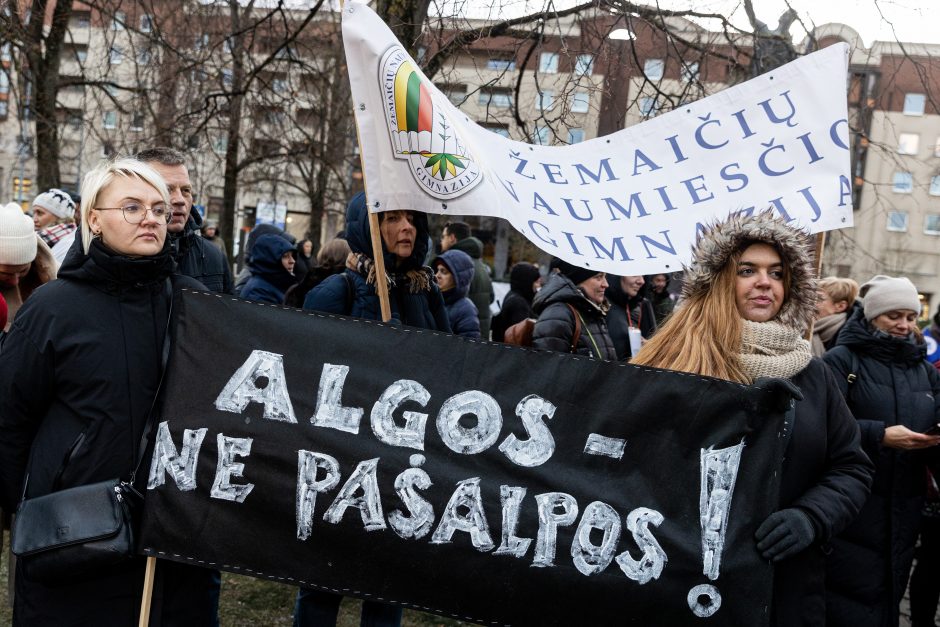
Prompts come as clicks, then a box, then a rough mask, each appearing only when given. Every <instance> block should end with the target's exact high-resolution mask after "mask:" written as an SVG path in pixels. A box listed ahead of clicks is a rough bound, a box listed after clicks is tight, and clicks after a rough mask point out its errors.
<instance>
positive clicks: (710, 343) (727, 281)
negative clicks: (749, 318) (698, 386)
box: [630, 250, 750, 383]
mask: <svg viewBox="0 0 940 627" xmlns="http://www.w3.org/2000/svg"><path fill="white" fill-rule="evenodd" d="M742 254H743V250H738V251H737V252H735V253H733V254H732V255H731V257H729V258H728V260H727V262H725V265H724V266H723V267H722V268H721V272H719V273H718V276H717V277H716V278H715V281H714V283H713V284H712V285H711V289H709V290H707V291H701V292H698V293H696V294H694V295H692V296H690V297H689V298H688V299H687V300H686V301H685V302H683V303H682V304H681V305H680V306H679V307H678V308H677V309H676V310H675V311H673V312H672V315H671V316H669V318H668V319H667V320H666V322H665V323H664V324H663V326H662V327H660V329H659V331H657V332H656V335H654V336H653V337H652V339H650V340H649V341H648V342H646V344H644V345H643V348H642V349H640V352H639V353H638V354H637V356H636V357H634V358H633V359H632V360H630V363H632V364H636V365H640V366H652V367H654V368H665V369H668V370H679V371H681V372H690V373H692V374H700V375H704V376H708V377H716V378H719V379H726V380H728V381H736V382H738V383H750V378H749V377H748V376H747V375H745V374H744V372H743V370H742V369H741V364H740V359H739V357H738V353H739V351H740V350H741V332H742V328H743V323H742V320H741V316H740V315H739V314H738V309H737V304H736V302H735V279H736V277H737V270H738V261H739V260H740V259H741V255H742Z"/></svg>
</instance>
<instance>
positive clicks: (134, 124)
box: [131, 113, 144, 132]
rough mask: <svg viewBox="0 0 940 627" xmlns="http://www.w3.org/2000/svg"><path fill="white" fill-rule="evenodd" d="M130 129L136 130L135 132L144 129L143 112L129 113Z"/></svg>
mask: <svg viewBox="0 0 940 627" xmlns="http://www.w3.org/2000/svg"><path fill="white" fill-rule="evenodd" d="M131 130H132V131H137V132H140V131H142V130H144V114H143V113H133V114H131Z"/></svg>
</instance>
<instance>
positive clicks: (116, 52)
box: [108, 46, 124, 65]
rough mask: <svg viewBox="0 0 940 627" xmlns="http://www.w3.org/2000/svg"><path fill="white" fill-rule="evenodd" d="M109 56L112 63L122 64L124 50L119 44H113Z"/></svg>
mask: <svg viewBox="0 0 940 627" xmlns="http://www.w3.org/2000/svg"><path fill="white" fill-rule="evenodd" d="M108 58H109V59H110V60H111V65H120V64H121V62H122V61H124V51H123V50H121V48H120V47H118V46H111V52H110V53H109V54H108Z"/></svg>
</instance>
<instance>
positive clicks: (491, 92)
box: [477, 87, 512, 109]
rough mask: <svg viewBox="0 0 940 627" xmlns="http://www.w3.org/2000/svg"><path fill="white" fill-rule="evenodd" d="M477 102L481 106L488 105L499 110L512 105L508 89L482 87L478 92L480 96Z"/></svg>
mask: <svg viewBox="0 0 940 627" xmlns="http://www.w3.org/2000/svg"><path fill="white" fill-rule="evenodd" d="M477 102H478V103H479V104H481V105H489V106H491V107H497V108H500V109H505V108H508V107H509V106H510V105H511V104H512V94H511V92H510V91H509V89H504V88H499V87H490V88H487V87H484V88H483V89H481V90H480V96H479V97H478V99H477Z"/></svg>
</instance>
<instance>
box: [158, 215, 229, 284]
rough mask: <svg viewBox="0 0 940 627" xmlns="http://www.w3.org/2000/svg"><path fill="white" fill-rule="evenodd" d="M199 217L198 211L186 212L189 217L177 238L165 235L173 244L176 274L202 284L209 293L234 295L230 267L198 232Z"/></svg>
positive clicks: (216, 249)
mask: <svg viewBox="0 0 940 627" xmlns="http://www.w3.org/2000/svg"><path fill="white" fill-rule="evenodd" d="M201 227H202V216H200V215H199V212H197V211H191V212H190V213H189V220H187V222H186V226H185V227H184V228H183V232H182V234H180V236H179V237H173V236H171V235H168V236H167V237H168V238H169V239H170V244H171V246H172V247H173V258H174V259H176V263H177V264H178V265H179V273H180V274H182V275H183V276H188V277H192V278H194V279H196V280H197V281H199V282H200V283H202V284H203V285H204V286H205V287H206V289H207V290H209V291H210V292H219V293H222V294H234V293H235V284H234V282H233V281H232V269H231V268H230V267H229V265H228V259H227V258H226V257H225V253H223V252H222V251H221V250H220V249H219V247H218V246H216V245H214V244H212V243H211V242H208V241H206V239H205V238H204V237H202V235H200V233H199V229H200V228H201Z"/></svg>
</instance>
